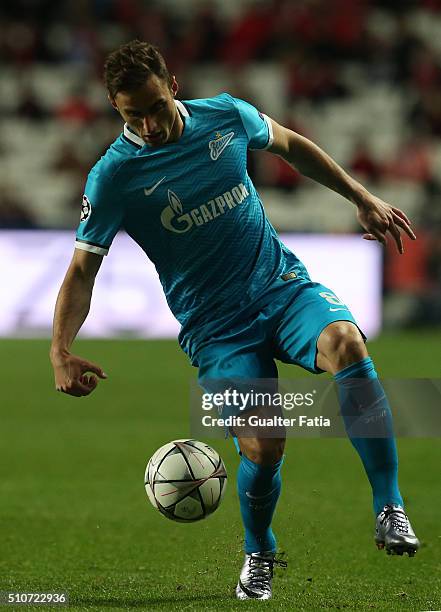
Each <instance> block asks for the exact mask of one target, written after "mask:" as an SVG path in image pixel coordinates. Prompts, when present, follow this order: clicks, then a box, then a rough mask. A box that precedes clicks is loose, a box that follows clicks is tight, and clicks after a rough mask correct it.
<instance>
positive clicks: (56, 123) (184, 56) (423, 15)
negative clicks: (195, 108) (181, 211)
mask: <svg viewBox="0 0 441 612" xmlns="http://www.w3.org/2000/svg"><path fill="white" fill-rule="evenodd" d="M0 18H1V24H0V112H1V119H0V129H1V134H2V139H1V143H0V228H1V229H21V228H26V229H28V230H30V229H68V230H71V231H72V230H73V229H74V228H75V227H76V225H77V223H78V218H79V210H80V203H81V196H82V192H83V186H84V181H85V178H86V176H87V172H88V170H89V169H90V167H91V166H92V165H93V164H94V163H95V161H96V159H97V158H98V157H99V156H100V155H101V154H102V153H103V152H104V151H105V149H106V147H107V146H108V145H109V144H110V143H111V142H112V141H113V140H114V138H115V137H116V136H117V135H118V134H119V133H120V130H121V121H120V119H119V117H118V116H117V114H116V113H115V111H113V109H112V108H111V106H110V105H109V104H108V102H107V99H106V94H105V91H104V88H103V86H102V83H101V72H102V64H103V60H104V57H105V56H106V54H107V53H108V52H110V51H111V50H113V49H114V48H115V47H117V46H118V45H119V44H121V43H123V42H126V41H128V40H131V39H132V38H135V37H138V38H140V39H143V40H148V41H151V42H153V43H156V44H157V45H158V46H159V47H160V49H161V50H162V52H163V54H164V56H165V57H166V59H167V61H168V64H169V67H170V69H171V71H172V72H174V73H175V74H176V75H177V77H178V80H179V82H180V84H181V92H180V95H181V97H182V98H183V99H185V98H191V97H205V96H211V95H216V94H217V93H220V92H221V91H225V90H227V91H229V92H231V93H232V94H233V95H236V96H238V97H242V98H244V99H246V100H248V101H250V102H252V103H254V104H256V105H257V106H258V107H259V108H261V109H262V110H263V111H264V112H266V113H267V114H269V115H270V116H272V117H274V118H275V119H276V120H277V121H279V122H281V123H284V124H285V125H288V126H291V127H292V128H293V129H295V130H297V131H299V132H300V133H302V134H304V135H306V136H308V137H310V138H311V139H312V140H313V141H315V142H317V143H318V144H319V145H321V146H322V147H323V148H324V149H325V150H326V151H327V152H329V153H330V154H331V155H332V156H334V157H335V158H336V159H337V161H338V162H339V163H341V164H342V165H343V166H344V167H345V168H346V169H348V170H349V171H351V172H352V173H353V174H354V175H355V176H357V177H359V178H360V179H361V180H362V182H364V183H365V184H366V185H367V186H368V187H369V188H370V189H371V190H372V191H373V192H374V193H376V194H377V195H379V196H381V197H383V198H384V199H386V200H387V201H389V202H391V203H393V204H395V205H397V206H399V207H401V208H402V209H403V210H404V211H405V212H406V213H407V214H408V215H409V216H410V217H411V219H412V220H413V222H414V223H415V226H416V230H417V234H418V241H417V242H416V243H413V244H412V245H411V248H408V249H407V251H406V254H405V255H404V256H403V257H398V256H397V255H396V254H395V252H394V249H393V248H390V247H389V248H388V249H387V250H386V252H385V256H384V261H383V263H382V266H380V267H381V268H382V272H384V274H383V278H384V284H383V294H384V311H383V314H384V317H383V323H384V328H385V329H387V328H389V329H391V328H401V327H405V326H416V325H426V326H431V327H433V326H438V325H439V323H440V320H441V283H440V281H441V179H440V176H441V174H440V171H441V2H440V1H439V0H401V1H398V0H299V1H295V2H293V1H289V0H272V1H270V0H262V1H255V0H242V1H240V2H237V1H236V0H211V1H202V0H187V1H186V2H182V1H180V0H161V1H157V2H155V1H145V2H142V1H141V0H95V1H88V0H65V1H62V2H57V1H54V0H16V1H15V2H3V3H1V6H0ZM249 166H250V174H251V175H252V178H253V179H254V181H255V183H256V185H257V186H258V189H259V190H260V192H261V194H262V196H263V201H264V203H265V206H266V209H267V211H268V214H269V216H270V219H271V221H272V222H273V224H274V225H275V226H276V228H277V229H278V230H280V231H282V232H298V231H301V232H314V233H320V232H326V233H332V234H345V233H351V232H358V231H359V228H358V226H357V223H356V219H355V215H354V211H353V209H352V206H351V205H350V204H347V203H345V202H344V201H343V200H342V199H341V198H340V197H339V196H337V195H336V194H333V193H331V192H329V191H327V190H325V189H323V188H321V187H320V186H318V185H316V184H313V183H312V182H311V181H309V180H306V179H303V178H302V177H301V176H299V175H298V174H296V173H294V172H292V171H290V169H289V168H288V167H287V166H285V164H284V163H283V162H282V161H280V160H279V159H278V158H277V157H275V156H272V155H270V154H267V153H250V159H249ZM10 238H12V235H11V236H10ZM5 239H6V238H5V234H4V233H2V234H1V238H0V243H2V244H4V241H5ZM17 240H19V243H20V244H23V241H21V240H20V239H18V238H17ZM2 241H3V242H2ZM8 244H9V245H10V244H11V240H9V242H8ZM3 254H4V257H3V259H4V258H5V257H8V258H9V257H10V252H9V251H8V254H6V251H5V252H4V253H3ZM28 255H29V253H28ZM69 255H70V253H69ZM14 256H15V254H14ZM17 261H18V260H17ZM306 263H308V262H306ZM28 264H29V262H27V263H26V265H28ZM377 275H378V273H377ZM19 276H21V275H19ZM57 280H58V279H57ZM318 280H323V279H318ZM17 282H20V278H17ZM23 282H25V281H24V279H23ZM17 291H19V288H17ZM26 293H27V295H28V296H29V291H27V292H26ZM52 301H53V296H52V294H51V302H52ZM14 307H16V306H14ZM40 331H41V330H40ZM1 333H2V334H3V335H4V334H7V331H4V330H2V331H1ZM13 333H15V334H17V329H16V328H15V331H14V332H13ZM18 335H20V334H18Z"/></svg>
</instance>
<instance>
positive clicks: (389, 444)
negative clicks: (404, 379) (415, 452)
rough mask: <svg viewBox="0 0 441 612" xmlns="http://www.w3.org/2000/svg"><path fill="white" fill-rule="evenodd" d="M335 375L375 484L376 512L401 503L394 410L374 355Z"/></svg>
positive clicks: (351, 430)
mask: <svg viewBox="0 0 441 612" xmlns="http://www.w3.org/2000/svg"><path fill="white" fill-rule="evenodd" d="M334 378H335V380H336V381H337V385H338V390H339V397H340V408H341V414H342V417H343V420H344V423H345V427H346V431H347V433H348V436H349V438H350V440H351V442H352V444H353V446H354V448H355V449H356V450H357V452H358V454H359V455H360V459H361V460H362V462H363V465H364V468H365V470H366V474H367V476H368V478H369V482H370V483H371V486H372V494H373V505H374V512H375V514H378V513H379V512H380V511H381V510H382V508H383V506H385V505H386V504H399V505H400V506H402V505H403V499H402V497H401V494H400V490H399V488H398V457H397V448H396V444H395V437H394V434H393V427H392V414H391V411H390V406H389V402H388V400H387V397H386V395H385V393H384V389H383V387H382V385H381V383H380V381H379V380H378V377H377V373H376V371H375V368H374V364H373V363H372V359H371V358H370V357H366V358H365V359H362V360H361V361H359V362H358V363H354V364H352V365H350V366H348V367H346V368H344V369H343V370H340V372H337V374H335V376H334ZM363 435H364V436H366V437H363Z"/></svg>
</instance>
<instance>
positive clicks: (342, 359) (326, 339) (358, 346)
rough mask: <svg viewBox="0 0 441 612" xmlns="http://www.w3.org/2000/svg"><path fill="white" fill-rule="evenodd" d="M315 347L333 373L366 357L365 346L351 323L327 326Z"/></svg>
mask: <svg viewBox="0 0 441 612" xmlns="http://www.w3.org/2000/svg"><path fill="white" fill-rule="evenodd" d="M317 347H318V350H319V352H320V353H321V354H322V355H323V356H324V357H325V358H326V359H327V360H328V362H329V363H330V364H331V366H332V369H333V370H334V371H338V370H341V369H342V368H345V367H346V366H349V365H351V364H352V363H356V362H357V361H361V360H362V359H364V358H365V357H367V350H366V346H365V344H364V342H363V338H362V336H361V334H360V331H359V330H358V328H357V327H356V326H355V325H354V324H353V323H347V322H345V321H338V322H336V323H332V324H331V325H328V327H327V328H326V329H325V330H324V331H323V332H322V334H321V335H320V338H319V342H318V343H317Z"/></svg>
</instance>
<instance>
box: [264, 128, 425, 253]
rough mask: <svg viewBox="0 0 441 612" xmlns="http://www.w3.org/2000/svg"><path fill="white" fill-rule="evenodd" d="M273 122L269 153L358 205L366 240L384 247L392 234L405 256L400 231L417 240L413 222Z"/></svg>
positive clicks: (317, 149) (319, 151) (320, 152)
mask: <svg viewBox="0 0 441 612" xmlns="http://www.w3.org/2000/svg"><path fill="white" fill-rule="evenodd" d="M270 121H271V124H272V128H273V142H272V144H271V145H270V146H269V147H268V151H271V153H275V154H277V155H280V156H281V157H282V158H283V159H284V160H285V161H287V162H288V163H289V164H291V165H293V166H295V167H296V168H297V170H298V171H299V172H300V173H301V174H303V175H305V176H307V177H309V178H311V179H313V180H314V181H317V182H318V183H320V184H322V185H325V186H326V187H328V188H329V189H332V190H333V191H336V192H337V193H339V194H340V195H342V196H343V197H345V198H347V199H348V200H349V201H350V202H352V203H353V204H355V205H356V206H357V209H358V211H357V218H358V221H359V223H360V225H361V226H362V227H363V229H364V230H365V232H366V233H365V234H364V235H363V238H365V239H366V240H378V241H379V242H381V243H383V244H385V242H386V234H387V232H389V233H390V234H391V235H392V237H393V238H394V240H395V242H396V244H397V248H398V250H399V252H400V253H403V243H402V240H401V235H400V228H401V229H402V230H404V231H405V232H406V234H407V235H408V236H410V238H412V240H415V238H416V236H415V234H414V233H413V231H412V228H411V226H410V221H409V219H408V218H407V217H406V215H405V214H404V212H403V211H402V210H400V209H399V208H396V207H394V206H390V205H389V204H387V203H386V202H383V200H381V199H380V198H377V197H376V196H374V195H372V194H371V193H370V192H369V191H368V190H367V189H365V188H364V187H363V185H361V184H360V183H359V182H358V181H356V180H355V179H353V178H352V177H351V176H349V175H348V174H347V173H346V172H345V171H344V170H343V168H341V166H339V165H338V164H337V162H335V161H334V160H333V159H332V157H330V156H329V155H328V154H327V153H325V152H324V151H323V150H322V149H320V147H318V146H317V145H315V144H314V143H313V142H311V141H310V140H308V139H307V138H304V137H303V136H301V135H300V134H297V133H296V132H293V131H292V130H289V129H288V128H286V127H283V126H281V125H279V124H278V123H276V122H275V121H274V120H273V119H271V120H270Z"/></svg>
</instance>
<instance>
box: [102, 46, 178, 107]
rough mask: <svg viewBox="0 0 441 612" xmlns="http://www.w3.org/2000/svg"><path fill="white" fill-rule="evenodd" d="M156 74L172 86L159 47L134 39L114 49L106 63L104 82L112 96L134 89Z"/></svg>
mask: <svg viewBox="0 0 441 612" xmlns="http://www.w3.org/2000/svg"><path fill="white" fill-rule="evenodd" d="M152 74H155V75H156V76H157V77H159V78H160V79H164V80H165V81H167V83H168V85H169V86H171V76H170V73H169V71H168V68H167V65H166V63H165V60H164V58H163V57H162V55H161V53H160V52H159V49H158V48H157V47H155V46H154V45H151V44H150V43H146V42H141V41H140V40H132V41H130V42H129V43H126V44H125V45H121V47H119V49H116V51H113V52H112V53H111V54H110V55H109V56H108V57H107V59H106V61H105V63H104V83H105V85H106V87H107V90H108V92H109V94H110V96H111V97H112V98H114V97H115V96H116V94H117V93H118V92H119V91H133V90H134V89H137V88H138V87H141V85H144V83H145V82H146V81H147V79H148V78H149V77H150V76H151V75H152Z"/></svg>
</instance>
